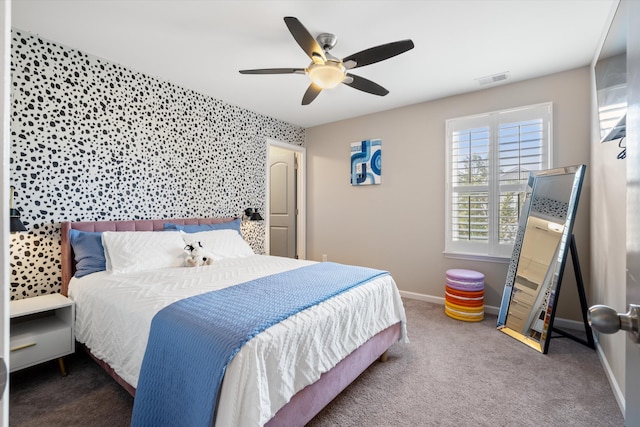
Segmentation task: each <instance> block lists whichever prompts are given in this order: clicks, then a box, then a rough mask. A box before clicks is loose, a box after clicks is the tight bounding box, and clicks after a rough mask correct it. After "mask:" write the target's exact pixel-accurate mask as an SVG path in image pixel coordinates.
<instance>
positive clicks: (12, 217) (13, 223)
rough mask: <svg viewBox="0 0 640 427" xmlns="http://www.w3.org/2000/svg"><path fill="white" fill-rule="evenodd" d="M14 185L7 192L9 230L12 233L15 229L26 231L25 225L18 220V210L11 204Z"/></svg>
mask: <svg viewBox="0 0 640 427" xmlns="http://www.w3.org/2000/svg"><path fill="white" fill-rule="evenodd" d="M14 191H15V187H13V186H12V187H11V193H10V194H9V230H10V231H11V232H12V233H14V232H16V231H27V227H25V226H24V224H23V223H22V221H20V211H19V210H18V209H16V208H14V206H13V192H14Z"/></svg>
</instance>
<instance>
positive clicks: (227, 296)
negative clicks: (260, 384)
mask: <svg viewBox="0 0 640 427" xmlns="http://www.w3.org/2000/svg"><path fill="white" fill-rule="evenodd" d="M386 274H388V273H387V272H385V271H380V270H374V269H370V268H364V267H354V266H347V265H342V264H335V263H329V262H323V263H318V264H313V265H310V266H306V267H301V268H297V269H295V270H290V271H287V272H284V273H279V274H275V275H272V276H267V277H263V278H260V279H256V280H252V281H250V282H246V283H243V284H239V285H236V286H231V287H229V288H225V289H221V290H218V291H213V292H208V293H206V294H202V295H197V296H194V297H190V298H186V299H184V300H180V301H177V302H175V303H173V304H171V305H169V306H167V307H165V308H164V309H162V310H160V311H159V312H158V313H157V314H156V315H155V317H154V318H153V320H152V323H151V331H150V332H149V342H148V344H147V348H146V351H145V354H144V359H143V361H142V368H141V371H140V377H139V380H138V387H137V390H136V397H135V400H134V405H133V416H132V420H131V425H132V426H135V427H140V426H153V427H159V426H203V427H205V426H206V427H209V426H211V425H213V420H214V419H215V410H216V405H217V400H218V393H219V390H220V386H221V385H222V378H223V377H224V372H225V369H226V366H227V364H228V363H229V362H230V361H231V359H232V358H233V357H234V356H235V354H236V353H237V352H238V351H239V350H240V347H242V345H244V344H245V343H246V342H247V341H249V340H250V339H251V338H252V337H254V336H256V335H257V334H259V333H260V332H262V331H264V330H265V329H267V328H269V327H270V326H272V325H274V324H276V323H278V322H280V321H282V320H284V319H286V318H288V317H290V316H292V315H294V314H296V313H298V312H299V311H301V310H304V309H306V308H309V307H311V306H313V305H316V304H319V303H320V302H322V301H325V300H327V299H329V298H331V297H333V296H335V295H338V294H340V293H342V292H345V291H347V290H349V289H351V288H354V287H356V286H359V285H361V284H364V283H366V282H368V281H370V280H372V279H374V278H376V277H379V276H383V275H386Z"/></svg>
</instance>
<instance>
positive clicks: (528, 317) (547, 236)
mask: <svg viewBox="0 0 640 427" xmlns="http://www.w3.org/2000/svg"><path fill="white" fill-rule="evenodd" d="M585 168H586V167H585V166H584V165H579V166H569V167H564V168H557V169H550V170H544V171H537V172H531V173H530V177H529V183H528V188H527V194H526V198H525V202H524V205H523V208H522V212H521V214H520V220H519V226H518V233H517V235H516V240H515V244H514V249H513V255H512V257H511V263H510V265H509V272H508V274H507V279H506V282H505V290H504V294H503V297H502V304H501V306H500V312H499V314H498V329H500V330H501V331H502V332H504V333H506V334H508V335H510V336H512V337H514V338H516V339H518V340H520V341H521V342H523V343H525V344H527V345H529V346H530V347H532V348H535V349H536V350H538V351H540V352H543V353H546V350H547V348H548V340H549V338H550V333H549V332H550V328H552V327H553V317H554V316H555V304H554V302H555V301H557V293H558V292H559V289H560V282H561V280H562V274H563V272H564V266H565V263H566V259H567V256H568V250H569V245H570V243H571V242H572V239H573V235H572V230H573V221H574V218H575V213H576V209H577V207H578V198H579V196H580V189H581V187H582V181H583V177H584V171H585ZM573 256H574V258H575V256H576V254H573ZM581 285H582V283H580V286H581Z"/></svg>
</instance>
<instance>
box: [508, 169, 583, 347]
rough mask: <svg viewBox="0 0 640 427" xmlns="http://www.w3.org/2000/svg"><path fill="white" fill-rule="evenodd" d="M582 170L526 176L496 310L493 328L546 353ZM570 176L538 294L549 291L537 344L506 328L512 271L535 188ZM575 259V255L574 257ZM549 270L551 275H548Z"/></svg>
mask: <svg viewBox="0 0 640 427" xmlns="http://www.w3.org/2000/svg"><path fill="white" fill-rule="evenodd" d="M585 171H586V165H576V166H567V167H560V168H554V169H547V170H542V171H532V172H530V174H529V181H528V184H527V190H526V196H525V201H524V203H523V206H522V211H521V213H520V219H519V222H518V231H517V233H516V238H515V242H514V246H513V254H512V256H511V261H510V263H509V270H508V272H507V277H506V281H505V287H504V293H503V295H502V303H501V304H500V311H499V312H498V323H497V328H498V330H500V331H501V332H504V333H505V334H507V335H509V336H511V337H513V338H515V339H517V340H518V341H520V342H522V343H524V344H526V345H528V346H529V347H531V348H533V349H535V350H537V351H539V352H541V353H544V354H546V353H547V351H548V348H549V341H550V339H551V330H552V328H553V320H554V318H555V312H556V303H557V301H558V292H559V291H560V284H561V282H562V276H563V274H564V268H565V265H566V262H567V256H568V252H569V247H570V245H571V242H572V240H573V224H574V222H575V216H576V212H577V209H578V201H579V199H580V191H581V189H582V183H583V181H584V174H585ZM571 174H572V175H573V182H572V186H571V194H570V196H569V200H568V201H567V202H568V204H567V212H566V215H565V219H564V229H563V231H562V236H561V237H560V242H559V245H558V249H557V256H556V258H555V260H554V259H553V258H552V261H551V265H550V266H549V269H548V271H547V274H546V277H547V278H548V280H547V279H545V281H544V283H542V284H541V286H543V288H542V289H541V290H540V292H546V290H548V291H549V298H548V301H547V304H546V306H545V310H544V311H545V318H544V326H543V330H542V333H541V338H540V340H539V341H537V340H535V339H534V338H532V337H530V336H526V335H524V334H522V333H521V332H519V331H516V330H514V329H511V328H509V327H508V326H506V323H507V316H508V313H509V305H510V303H511V296H512V294H513V286H514V283H515V278H516V272H517V269H518V264H519V261H520V251H521V249H522V244H523V241H524V237H525V231H526V228H527V224H528V223H529V218H530V216H531V201H532V200H533V198H534V196H535V194H536V189H538V188H539V186H540V184H541V182H542V179H544V178H545V177H551V176H561V175H571ZM574 256H575V254H574ZM550 270H553V271H552V274H549V272H550Z"/></svg>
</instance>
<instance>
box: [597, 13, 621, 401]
mask: <svg viewBox="0 0 640 427" xmlns="http://www.w3.org/2000/svg"><path fill="white" fill-rule="evenodd" d="M614 6H615V5H614ZM614 10H615V9H614ZM622 19H623V20H624V18H622ZM591 78H592V83H591V90H592V102H593V104H592V137H591V140H592V141H591V162H592V168H591V174H592V183H593V184H592V191H591V193H592V200H591V220H592V222H591V260H592V263H591V277H592V290H593V291H592V299H591V300H590V302H591V304H604V305H608V306H609V307H612V308H614V309H616V310H617V311H618V312H621V313H625V312H626V311H627V308H626V304H625V299H626V298H625V290H626V258H627V248H626V238H625V236H626V221H627V214H626V197H627V191H626V190H627V188H626V185H627V177H626V165H627V161H626V160H619V159H617V156H618V154H619V153H620V151H621V149H620V148H619V147H618V141H610V142H606V143H600V128H599V122H598V116H597V105H596V88H595V78H594V77H593V74H592V77H591ZM596 339H597V342H598V344H597V345H598V351H599V352H600V356H601V359H602V360H603V364H604V366H605V369H606V371H607V375H608V376H609V380H610V382H611V385H612V388H613V391H614V395H615V397H616V399H617V400H618V403H619V404H620V406H621V408H622V407H623V406H624V403H623V402H624V390H625V383H626V381H625V345H626V339H627V335H626V334H625V333H622V332H618V333H616V334H598V333H596Z"/></svg>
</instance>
